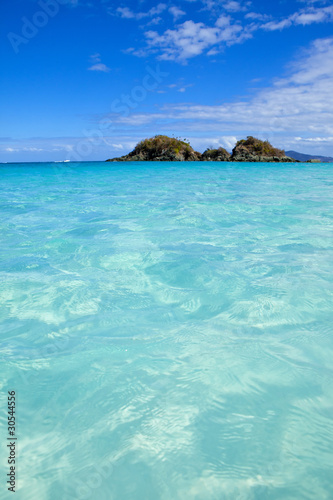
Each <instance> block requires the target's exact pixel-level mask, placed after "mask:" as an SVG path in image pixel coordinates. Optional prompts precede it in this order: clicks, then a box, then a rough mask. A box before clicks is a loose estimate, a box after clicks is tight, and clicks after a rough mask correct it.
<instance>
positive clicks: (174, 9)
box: [169, 7, 186, 21]
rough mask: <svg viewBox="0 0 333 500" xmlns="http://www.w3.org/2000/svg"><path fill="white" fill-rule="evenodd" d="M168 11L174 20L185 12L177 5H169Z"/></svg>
mask: <svg viewBox="0 0 333 500" xmlns="http://www.w3.org/2000/svg"><path fill="white" fill-rule="evenodd" d="M169 12H170V14H171V15H172V16H173V18H174V20H175V21H177V19H179V18H180V17H182V16H185V14H186V12H184V11H183V10H181V9H179V8H178V7H170V8H169Z"/></svg>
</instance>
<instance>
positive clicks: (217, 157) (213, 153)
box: [201, 148, 231, 161]
mask: <svg viewBox="0 0 333 500" xmlns="http://www.w3.org/2000/svg"><path fill="white" fill-rule="evenodd" d="M230 158H231V154H230V153H228V151H227V150H226V149H224V148H218V149H206V151H205V152H204V153H202V155H201V161H230Z"/></svg>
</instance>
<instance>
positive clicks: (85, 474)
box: [0, 162, 333, 500]
mask: <svg viewBox="0 0 333 500" xmlns="http://www.w3.org/2000/svg"><path fill="white" fill-rule="evenodd" d="M0 191H1V194H0V197H1V198H0V219H1V222H0V228H1V232H0V235H1V246H0V259H1V267H0V272H1V276H0V283H1V285H0V286H1V288H0V314H1V349H0V357H1V365H0V366H1V367H0V370H1V377H0V383H1V387H2V390H1V398H0V438H1V442H0V447H1V449H0V454H1V455H0V458H1V476H0V477H1V484H0V490H1V493H0V496H1V498H2V499H7V498H8V499H9V498H10V499H12V498H15V500H84V499H93V500H95V499H96V500H280V499H281V500H282V499H283V500H295V499H297V500H299V499H307V500H309V499H311V500H312V499H313V500H326V499H327V500H332V498H333V484H332V483H333V479H332V477H333V476H332V469H333V451H332V450H333V334H332V330H333V165H332V164H318V165H317V164H316V165H313V164H246V163H240V164H237V163H236V164H235V163H232V164H229V163H210V162H209V163H154V162H153V163H119V164H117V163H81V164H68V163H64V164H62V163H45V164H12V165H1V166H0ZM13 390H14V391H16V404H17V406H16V435H17V464H16V466H17V469H16V474H17V483H16V487H17V492H16V494H15V495H13V493H11V492H9V491H7V485H6V483H5V482H6V476H5V475H6V474H7V473H8V469H9V466H8V465H7V457H8V448H6V443H7V435H8V433H7V391H13Z"/></svg>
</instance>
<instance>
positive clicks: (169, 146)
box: [107, 135, 201, 161]
mask: <svg viewBox="0 0 333 500" xmlns="http://www.w3.org/2000/svg"><path fill="white" fill-rule="evenodd" d="M200 159H201V153H198V152H197V151H194V149H193V148H192V147H191V146H190V144H189V143H188V142H186V141H181V140H180V139H176V138H174V137H168V136H166V135H156V136H155V137H152V138H150V139H144V140H143V141H141V142H139V143H138V144H137V145H136V146H135V148H134V149H133V151H131V153H129V154H128V155H125V156H121V157H120V158H112V159H110V160H107V161H200Z"/></svg>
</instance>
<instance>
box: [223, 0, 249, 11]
mask: <svg viewBox="0 0 333 500" xmlns="http://www.w3.org/2000/svg"><path fill="white" fill-rule="evenodd" d="M223 7H224V8H225V10H227V11H228V12H240V11H242V10H246V7H244V6H242V5H241V4H240V2H235V1H234V0H230V1H229V2H226V3H224V4H223Z"/></svg>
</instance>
